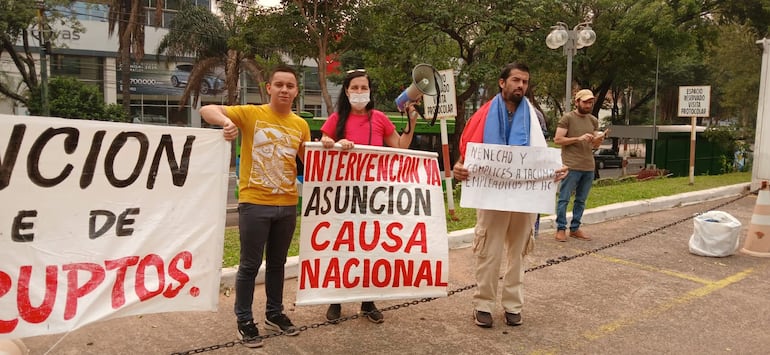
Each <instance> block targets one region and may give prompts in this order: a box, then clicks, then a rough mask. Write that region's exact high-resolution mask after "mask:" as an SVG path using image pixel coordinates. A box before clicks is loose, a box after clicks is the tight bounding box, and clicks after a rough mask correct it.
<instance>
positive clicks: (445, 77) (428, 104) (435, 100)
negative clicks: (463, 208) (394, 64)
mask: <svg viewBox="0 0 770 355" xmlns="http://www.w3.org/2000/svg"><path fill="white" fill-rule="evenodd" d="M438 73H439V76H440V77H441V81H442V82H443V87H442V88H441V93H440V94H439V95H438V97H436V96H424V97H423V101H424V102H425V113H426V114H428V113H430V112H435V110H436V105H438V116H437V117H439V118H441V120H440V121H439V127H440V128H441V152H442V154H443V158H444V159H443V162H442V163H443V165H444V186H446V203H447V208H448V209H449V215H450V216H451V217H452V220H455V221H456V220H458V218H457V216H455V202H454V196H453V194H452V165H451V163H450V161H449V135H448V132H447V125H446V120H445V119H446V118H450V117H452V118H454V117H457V98H456V97H455V75H454V71H453V70H452V69H446V70H439V72H438Z"/></svg>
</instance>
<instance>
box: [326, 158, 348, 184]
mask: <svg viewBox="0 0 770 355" xmlns="http://www.w3.org/2000/svg"><path fill="white" fill-rule="evenodd" d="M348 154H349V152H340V158H339V160H337V168H336V169H330V170H334V171H335V174H334V179H335V180H336V181H345V179H343V178H342V172H343V171H344V170H345V169H346V168H347V166H346V165H345V163H346V161H345V157H347V156H348Z"/></svg>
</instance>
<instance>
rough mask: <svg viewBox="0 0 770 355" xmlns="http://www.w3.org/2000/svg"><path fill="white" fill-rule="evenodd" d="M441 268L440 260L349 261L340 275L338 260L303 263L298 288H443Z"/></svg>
mask: <svg viewBox="0 0 770 355" xmlns="http://www.w3.org/2000/svg"><path fill="white" fill-rule="evenodd" d="M442 268H443V262H442V261H441V260H419V261H417V260H404V259H395V260H389V259H376V260H371V259H358V258H350V259H348V260H346V261H345V263H344V265H343V266H342V272H340V260H339V258H336V257H335V258H331V259H330V260H329V261H328V263H326V264H324V265H323V266H322V265H321V259H313V260H303V261H302V263H301V267H300V275H299V280H300V281H299V288H300V289H301V290H304V289H317V288H319V287H321V288H335V289H338V288H346V289H352V288H357V287H360V288H369V287H376V288H386V287H428V286H434V287H446V286H447V285H448V284H447V281H446V280H444V279H443V277H444V274H443V272H442ZM322 274H323V279H320V278H321V275H322Z"/></svg>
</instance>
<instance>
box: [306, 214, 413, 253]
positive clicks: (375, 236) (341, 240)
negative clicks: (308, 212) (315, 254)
mask: <svg viewBox="0 0 770 355" xmlns="http://www.w3.org/2000/svg"><path fill="white" fill-rule="evenodd" d="M355 223H356V222H354V221H343V222H342V225H341V226H340V228H339V231H338V232H337V235H336V236H335V238H334V244H332V245H331V249H332V250H334V251H340V250H343V251H350V252H353V251H372V250H375V249H376V248H377V247H378V246H379V247H380V248H382V250H384V251H386V252H389V253H395V252H398V251H399V250H402V249H403V251H404V252H406V253H411V252H412V249H413V248H419V252H420V253H422V254H425V253H427V252H428V237H427V234H428V232H427V226H426V224H425V222H418V223H416V224H415V225H414V228H413V229H412V231H411V234H410V235H409V239H408V240H407V241H406V243H404V239H405V238H404V236H403V233H402V232H403V230H404V225H403V224H401V223H399V222H393V223H389V224H387V225H385V226H384V230H385V235H386V236H387V238H382V240H381V233H382V230H383V226H382V224H381V223H380V221H372V222H371V224H370V223H369V222H367V221H362V222H360V223H359V224H358V235H356V229H355V227H356V225H355ZM368 225H371V226H372V230H371V231H368V230H367V226H368ZM329 227H331V223H329V222H325V221H324V222H320V223H318V225H316V226H315V228H314V229H313V232H312V233H311V235H310V246H311V247H312V248H313V250H315V251H321V250H326V249H327V248H329V245H330V244H331V242H330V241H328V240H324V241H323V242H321V238H322V234H321V230H322V229H328V228H329ZM367 238H371V240H367Z"/></svg>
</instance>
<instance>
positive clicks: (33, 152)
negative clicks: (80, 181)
mask: <svg viewBox="0 0 770 355" xmlns="http://www.w3.org/2000/svg"><path fill="white" fill-rule="evenodd" d="M59 134H66V135H67V137H66V138H64V152H65V153H67V154H72V153H73V152H74V151H75V148H77V146H78V137H79V136H80V131H78V130H77V129H76V128H73V127H64V128H49V129H46V130H45V131H44V132H43V133H42V134H41V135H40V136H39V137H37V139H36V140H35V142H34V143H33V144H32V147H31V148H30V151H29V156H27V175H29V179H30V180H32V182H33V183H35V185H38V186H41V187H51V186H56V185H57V184H58V183H60V182H62V181H64V179H66V178H67V176H69V175H70V173H71V172H72V169H73V166H72V164H69V163H68V164H67V165H65V166H64V168H63V169H62V171H61V173H60V174H59V176H56V177H54V178H50V179H47V178H45V177H43V175H42V174H41V173H40V156H41V154H42V152H43V148H45V146H46V145H47V144H48V142H49V141H50V140H51V138H53V137H55V136H57V135H59Z"/></svg>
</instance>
